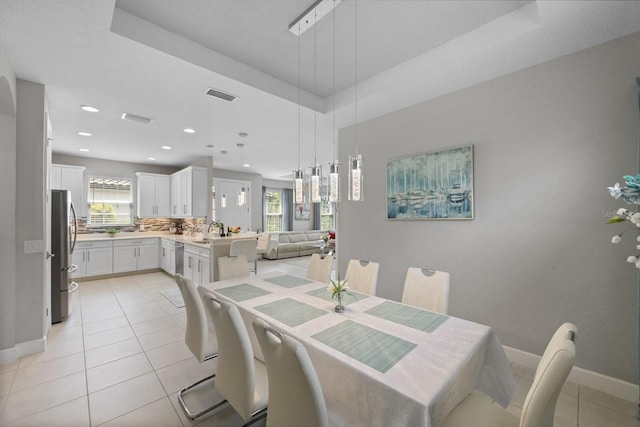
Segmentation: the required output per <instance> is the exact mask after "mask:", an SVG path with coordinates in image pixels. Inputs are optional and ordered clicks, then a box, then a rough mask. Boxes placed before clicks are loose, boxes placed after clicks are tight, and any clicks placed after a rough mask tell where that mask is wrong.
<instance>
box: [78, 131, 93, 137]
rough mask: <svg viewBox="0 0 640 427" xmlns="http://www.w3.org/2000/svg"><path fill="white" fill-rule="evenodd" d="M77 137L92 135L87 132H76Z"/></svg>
mask: <svg viewBox="0 0 640 427" xmlns="http://www.w3.org/2000/svg"><path fill="white" fill-rule="evenodd" d="M78 135H80V136H91V135H92V134H91V133H89V132H78Z"/></svg>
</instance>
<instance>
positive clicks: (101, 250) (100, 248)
mask: <svg viewBox="0 0 640 427" xmlns="http://www.w3.org/2000/svg"><path fill="white" fill-rule="evenodd" d="M71 262H72V263H73V264H75V265H77V266H78V269H77V270H76V271H75V272H74V273H72V275H71V276H72V277H73V278H80V277H92V276H102V275H105V274H111V273H113V242H76V247H75V249H74V251H73V254H71Z"/></svg>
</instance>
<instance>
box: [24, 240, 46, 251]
mask: <svg viewBox="0 0 640 427" xmlns="http://www.w3.org/2000/svg"><path fill="white" fill-rule="evenodd" d="M43 250H44V242H43V241H42V240H25V241H24V253H25V254H39V253H41V252H42V251H43Z"/></svg>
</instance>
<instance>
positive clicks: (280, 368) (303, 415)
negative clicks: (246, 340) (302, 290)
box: [253, 318, 328, 427]
mask: <svg viewBox="0 0 640 427" xmlns="http://www.w3.org/2000/svg"><path fill="white" fill-rule="evenodd" d="M253 330H254V331H255V333H256V337H257V338H258V343H260V348H261V349H262V355H263V356H264V360H265V363H266V365H267V373H268V374H269V410H268V413H267V427H300V426H305V427H327V425H328V415H327V406H326V403H325V400H324V395H323V393H322V387H321V385H320V380H319V379H318V375H317V374H316V370H315V369H314V367H313V364H312V362H311V359H310V358H309V354H308V353H307V350H306V349H305V347H304V346H303V345H302V344H301V343H300V342H299V341H297V340H295V339H293V338H291V337H289V336H286V335H282V334H280V333H279V332H278V331H276V330H274V329H273V328H271V327H270V326H269V325H268V324H267V323H266V322H265V321H264V320H262V319H260V318H257V319H254V321H253Z"/></svg>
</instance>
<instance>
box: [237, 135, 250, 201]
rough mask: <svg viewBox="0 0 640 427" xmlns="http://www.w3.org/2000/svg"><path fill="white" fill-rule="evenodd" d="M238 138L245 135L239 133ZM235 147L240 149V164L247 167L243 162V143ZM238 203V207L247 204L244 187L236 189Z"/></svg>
mask: <svg viewBox="0 0 640 427" xmlns="http://www.w3.org/2000/svg"><path fill="white" fill-rule="evenodd" d="M238 135H239V136H240V138H245V137H246V136H247V134H246V133H245V132H240V133H239V134H238ZM236 146H237V147H238V148H239V149H240V154H241V162H240V164H241V165H242V167H248V166H249V165H248V164H246V163H245V162H244V143H238V144H236ZM236 200H237V201H238V206H244V205H245V203H246V202H247V190H246V189H245V188H244V185H242V187H240V189H238V197H237V199H236Z"/></svg>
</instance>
